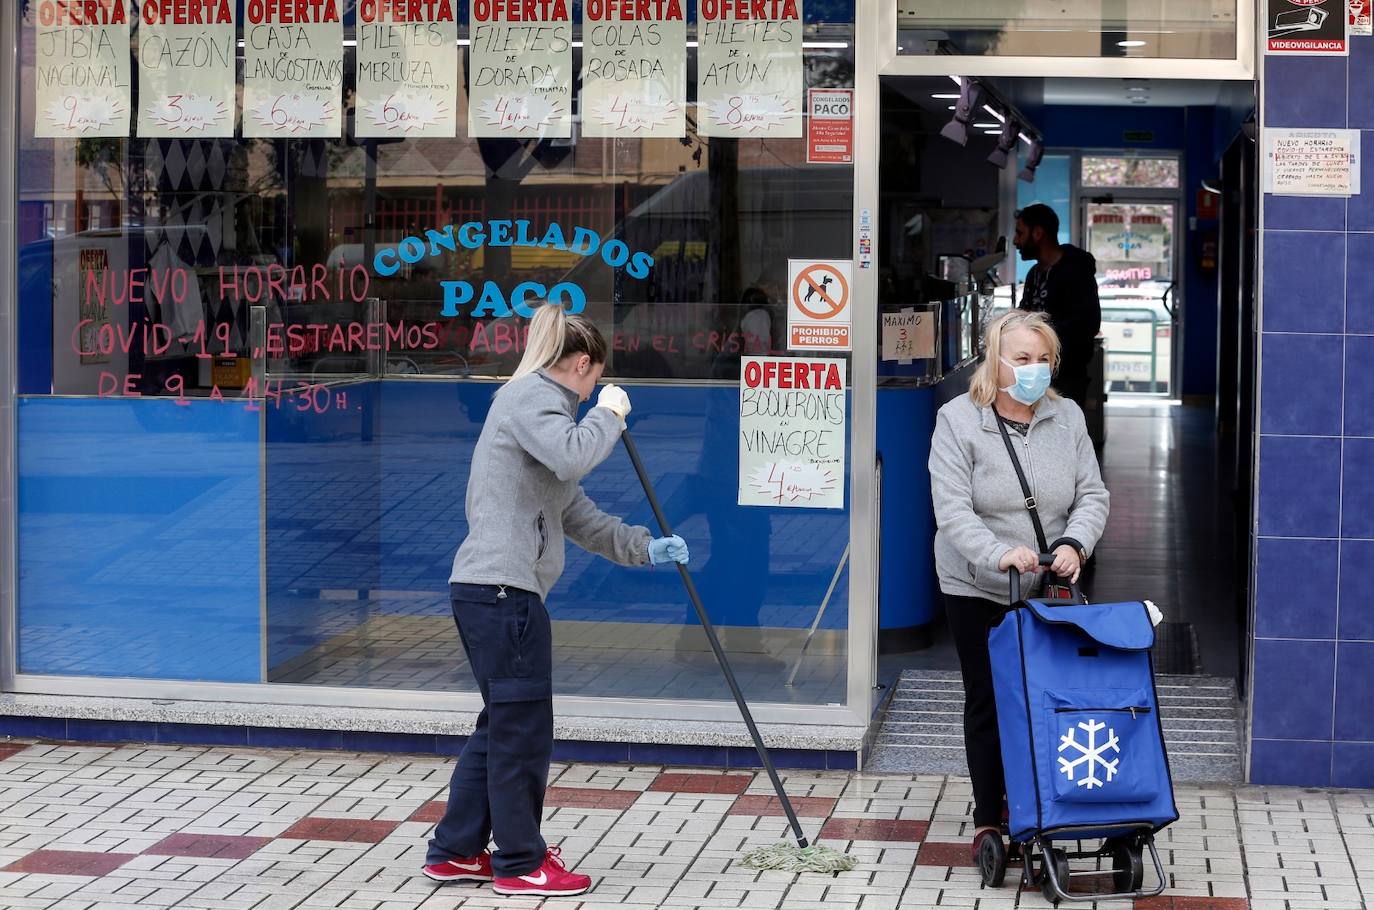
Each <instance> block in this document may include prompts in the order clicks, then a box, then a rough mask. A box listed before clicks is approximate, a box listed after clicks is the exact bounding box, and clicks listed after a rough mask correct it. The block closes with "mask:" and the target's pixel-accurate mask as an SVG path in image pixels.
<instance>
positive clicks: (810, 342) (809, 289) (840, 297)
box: [787, 259, 854, 351]
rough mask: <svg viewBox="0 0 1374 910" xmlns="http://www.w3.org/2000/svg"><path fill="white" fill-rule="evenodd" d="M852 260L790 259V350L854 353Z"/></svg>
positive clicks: (788, 304)
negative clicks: (851, 337) (851, 296)
mask: <svg viewBox="0 0 1374 910" xmlns="http://www.w3.org/2000/svg"><path fill="white" fill-rule="evenodd" d="M853 284H854V263H853V262H852V261H851V260H848V259H789V260H787V289H788V290H787V347H788V348H789V349H790V350H793V351H848V350H852V343H851V340H850V337H849V335H850V327H851V326H852V325H853V318H852V315H851V313H850V307H849V299H850V293H851V290H850V289H851V288H852V287H853Z"/></svg>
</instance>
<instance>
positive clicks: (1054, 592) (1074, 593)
mask: <svg viewBox="0 0 1374 910" xmlns="http://www.w3.org/2000/svg"><path fill="white" fill-rule="evenodd" d="M992 413H993V415H994V416H996V418H997V429H998V430H999V431H1001V433H1002V442H1004V443H1006V446H1007V455H1009V456H1010V457H1011V466H1012V467H1013V468H1014V469H1015V470H1016V479H1017V480H1019V481H1020V482H1021V494H1022V495H1023V496H1024V497H1025V498H1026V500H1025V501H1026V511H1027V512H1029V513H1030V520H1031V525H1032V526H1033V527H1034V528H1035V544H1036V546H1038V547H1039V548H1040V552H1041V553H1049V552H1050V542H1049V541H1048V540H1047V539H1046V538H1045V526H1044V525H1043V524H1041V522H1040V510H1039V509H1038V508H1036V504H1035V494H1034V493H1032V492H1031V487H1030V481H1029V480H1027V479H1026V472H1025V471H1024V470H1023V469H1022V468H1021V459H1020V458H1019V457H1017V454H1016V444H1015V443H1013V442H1012V441H1011V433H1010V432H1008V431H1007V422H1006V420H1005V419H1004V418H1003V417H1002V415H1001V414H999V413H997V406H996V405H993V407H992ZM1054 578H1055V580H1056V581H1063V579H1061V578H1059V576H1057V575H1056V576H1054ZM1045 597H1046V599H1048V600H1055V601H1063V602H1066V603H1082V602H1084V598H1083V593H1082V592H1081V591H1080V590H1079V588H1078V585H1076V584H1071V585H1067V586H1065V585H1055V584H1050V583H1049V582H1046V584H1045Z"/></svg>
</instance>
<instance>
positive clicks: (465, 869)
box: [420, 851, 492, 882]
mask: <svg viewBox="0 0 1374 910" xmlns="http://www.w3.org/2000/svg"><path fill="white" fill-rule="evenodd" d="M420 871H421V872H423V873H424V874H425V877H426V878H432V879H434V880H435V881H436V882H489V881H491V878H492V876H491V854H490V853H487V852H485V851H483V852H482V853H479V854H477V855H476V856H474V857H472V858H471V859H461V858H460V859H451V860H449V861H448V862H446V863H430V864H429V865H428V866H425V867H424V869H422V870H420Z"/></svg>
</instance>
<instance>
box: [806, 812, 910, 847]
mask: <svg viewBox="0 0 1374 910" xmlns="http://www.w3.org/2000/svg"><path fill="white" fill-rule="evenodd" d="M929 830H930V822H918V821H902V820H894V819H884V818H832V819H830V821H828V822H826V823H825V827H823V828H821V839H822V840H860V841H886V842H894V843H895V842H898V841H907V842H910V843H915V842H917V841H923V840H925V839H926V832H927V831H929Z"/></svg>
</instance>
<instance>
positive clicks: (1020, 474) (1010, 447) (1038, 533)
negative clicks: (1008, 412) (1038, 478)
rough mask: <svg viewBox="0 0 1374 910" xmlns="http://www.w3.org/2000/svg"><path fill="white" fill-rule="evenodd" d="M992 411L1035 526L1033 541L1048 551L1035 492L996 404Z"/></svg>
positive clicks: (1044, 551)
mask: <svg viewBox="0 0 1374 910" xmlns="http://www.w3.org/2000/svg"><path fill="white" fill-rule="evenodd" d="M992 413H993V414H994V415H996V417H997V429H998V430H1000V431H1001V432H1002V441H1003V442H1004V443H1006V444H1007V454H1008V455H1010V456H1011V466H1012V467H1013V468H1015V469H1016V479H1017V480H1019V481H1021V493H1022V495H1023V496H1025V497H1026V511H1027V512H1029V513H1030V520H1031V524H1032V525H1033V526H1034V527H1035V542H1036V544H1038V545H1039V547H1040V552H1041V553H1048V552H1049V551H1050V542H1049V540H1047V539H1046V538H1045V526H1044V525H1043V524H1041V523H1040V511H1039V509H1037V508H1036V505H1035V494H1033V493H1032V492H1031V488H1030V482H1029V481H1028V480H1026V472H1025V471H1024V470H1022V468H1021V459H1020V458H1018V457H1017V455H1016V446H1015V445H1014V444H1013V443H1012V441H1011V434H1010V433H1009V432H1007V422H1006V420H1005V419H1003V417H1002V415H1001V414H998V413H997V406H996V405H993V406H992Z"/></svg>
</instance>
